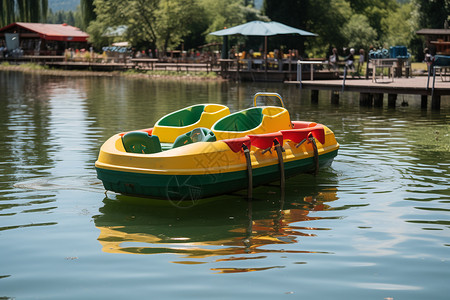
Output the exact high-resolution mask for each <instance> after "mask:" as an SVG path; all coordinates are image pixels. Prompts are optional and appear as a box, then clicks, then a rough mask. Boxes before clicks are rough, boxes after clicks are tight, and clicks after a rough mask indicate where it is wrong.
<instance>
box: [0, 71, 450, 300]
mask: <svg viewBox="0 0 450 300" xmlns="http://www.w3.org/2000/svg"><path fill="white" fill-rule="evenodd" d="M258 91H267V92H279V93H280V94H281V95H282V96H283V97H284V99H285V100H286V102H287V107H288V109H289V110H290V113H291V117H292V119H294V120H305V121H317V122H320V123H323V124H326V125H328V126H329V127H330V128H331V129H332V130H333V131H334V132H335V134H336V137H337V139H338V141H339V143H340V144H341V148H340V151H339V154H338V156H337V157H336V159H335V161H334V162H333V165H332V166H331V167H330V168H328V169H326V170H323V171H321V172H320V173H319V174H318V175H317V176H316V177H315V176H313V175H309V174H305V175H299V176H297V177H294V178H291V179H289V180H288V181H287V188H286V195H285V197H284V199H282V198H281V195H280V190H279V188H278V186H277V184H276V183H275V184H273V185H268V186H263V187H259V188H256V189H255V190H254V197H255V199H253V200H252V201H247V200H246V199H245V195H246V192H245V191H243V192H242V193H237V194H233V195H224V196H221V197H217V198H211V199H205V200H201V201H195V202H194V203H187V204H186V205H178V204H176V203H171V202H170V201H169V202H167V201H161V200H151V199H142V198H133V197H126V196H120V195H116V194H114V193H111V192H108V193H107V194H106V195H105V193H104V189H103V187H102V185H101V183H100V182H99V180H98V179H97V178H96V173H95V169H94V162H95V160H96V158H97V155H98V150H99V148H100V146H101V144H102V143H103V142H104V141H105V140H106V139H107V138H108V137H110V136H111V135H113V134H115V133H117V132H119V131H124V130H132V129H139V128H146V127H151V126H152V125H153V123H154V122H155V121H156V120H157V119H158V118H160V117H161V116H163V115H165V114H167V113H169V112H171V111H173V110H176V109H180V108H182V107H185V106H188V105H192V104H196V103H204V102H211V103H222V104H225V105H228V106H229V107H230V109H231V111H236V110H238V109H243V108H247V107H249V106H250V105H251V102H252V95H253V94H254V93H256V92H258ZM449 100H450V99H449V98H448V97H443V98H442V104H441V111H440V112H433V111H430V110H427V111H424V110H421V109H420V97H418V96H415V97H413V96H399V98H398V107H397V108H396V109H390V108H387V105H386V104H387V103H386V102H387V99H385V106H384V107H383V108H366V107H360V106H359V95H358V94H352V93H344V94H342V95H341V99H340V105H339V106H335V105H331V104H330V93H329V92H320V98H319V103H318V104H311V101H310V92H309V91H300V90H299V89H298V88H297V87H295V86H287V85H283V84H262V83H259V84H255V83H247V84H236V83H227V82H203V81H162V80H158V81H150V80H142V79H124V78H116V77H113V78H94V77H88V78H69V77H51V76H39V75H25V74H22V73H16V72H0V105H1V106H0V178H1V179H0V299H409V300H410V299H434V300H436V299H448V297H449V294H450V189H449V187H450V184H449V182H450V180H449V179H450V176H449V173H450V154H449V153H450V137H449V132H450V130H449V129H450V125H449V111H450V103H449V102H450V101H449ZM401 102H405V103H408V106H401V105H400V103H401Z"/></svg>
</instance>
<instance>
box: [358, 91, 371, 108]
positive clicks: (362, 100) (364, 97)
mask: <svg viewBox="0 0 450 300" xmlns="http://www.w3.org/2000/svg"><path fill="white" fill-rule="evenodd" d="M372 102H373V94H370V93H361V94H359V105H360V106H372Z"/></svg>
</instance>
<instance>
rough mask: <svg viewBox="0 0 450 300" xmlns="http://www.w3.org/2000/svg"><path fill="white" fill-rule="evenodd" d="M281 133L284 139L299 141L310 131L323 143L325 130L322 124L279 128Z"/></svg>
mask: <svg viewBox="0 0 450 300" xmlns="http://www.w3.org/2000/svg"><path fill="white" fill-rule="evenodd" d="M281 133H282V134H283V137H284V138H285V139H288V140H291V141H293V142H294V143H300V142H301V141H303V140H304V139H306V138H307V137H308V135H309V133H311V134H312V135H313V137H315V138H316V139H317V140H318V141H319V142H320V143H321V144H324V143H325V130H324V129H323V126H322V125H317V126H315V127H307V128H301V129H290V130H281Z"/></svg>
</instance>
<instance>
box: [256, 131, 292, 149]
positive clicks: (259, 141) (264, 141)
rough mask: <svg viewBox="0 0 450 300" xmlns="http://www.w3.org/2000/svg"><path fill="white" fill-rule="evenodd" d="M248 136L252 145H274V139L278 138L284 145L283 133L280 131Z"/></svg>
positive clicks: (263, 146) (264, 146)
mask: <svg viewBox="0 0 450 300" xmlns="http://www.w3.org/2000/svg"><path fill="white" fill-rule="evenodd" d="M248 137H249V138H250V141H251V143H252V146H255V147H257V148H260V149H267V148H270V147H272V146H273V142H274V140H277V141H278V143H279V144H280V145H283V134H282V133H281V132H279V131H278V132H272V133H265V134H249V135H248Z"/></svg>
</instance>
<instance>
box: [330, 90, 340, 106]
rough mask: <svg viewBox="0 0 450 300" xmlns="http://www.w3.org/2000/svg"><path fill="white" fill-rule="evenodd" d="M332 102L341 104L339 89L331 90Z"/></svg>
mask: <svg viewBox="0 0 450 300" xmlns="http://www.w3.org/2000/svg"><path fill="white" fill-rule="evenodd" d="M331 104H336V105H337V104H339V91H332V92H331Z"/></svg>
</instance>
